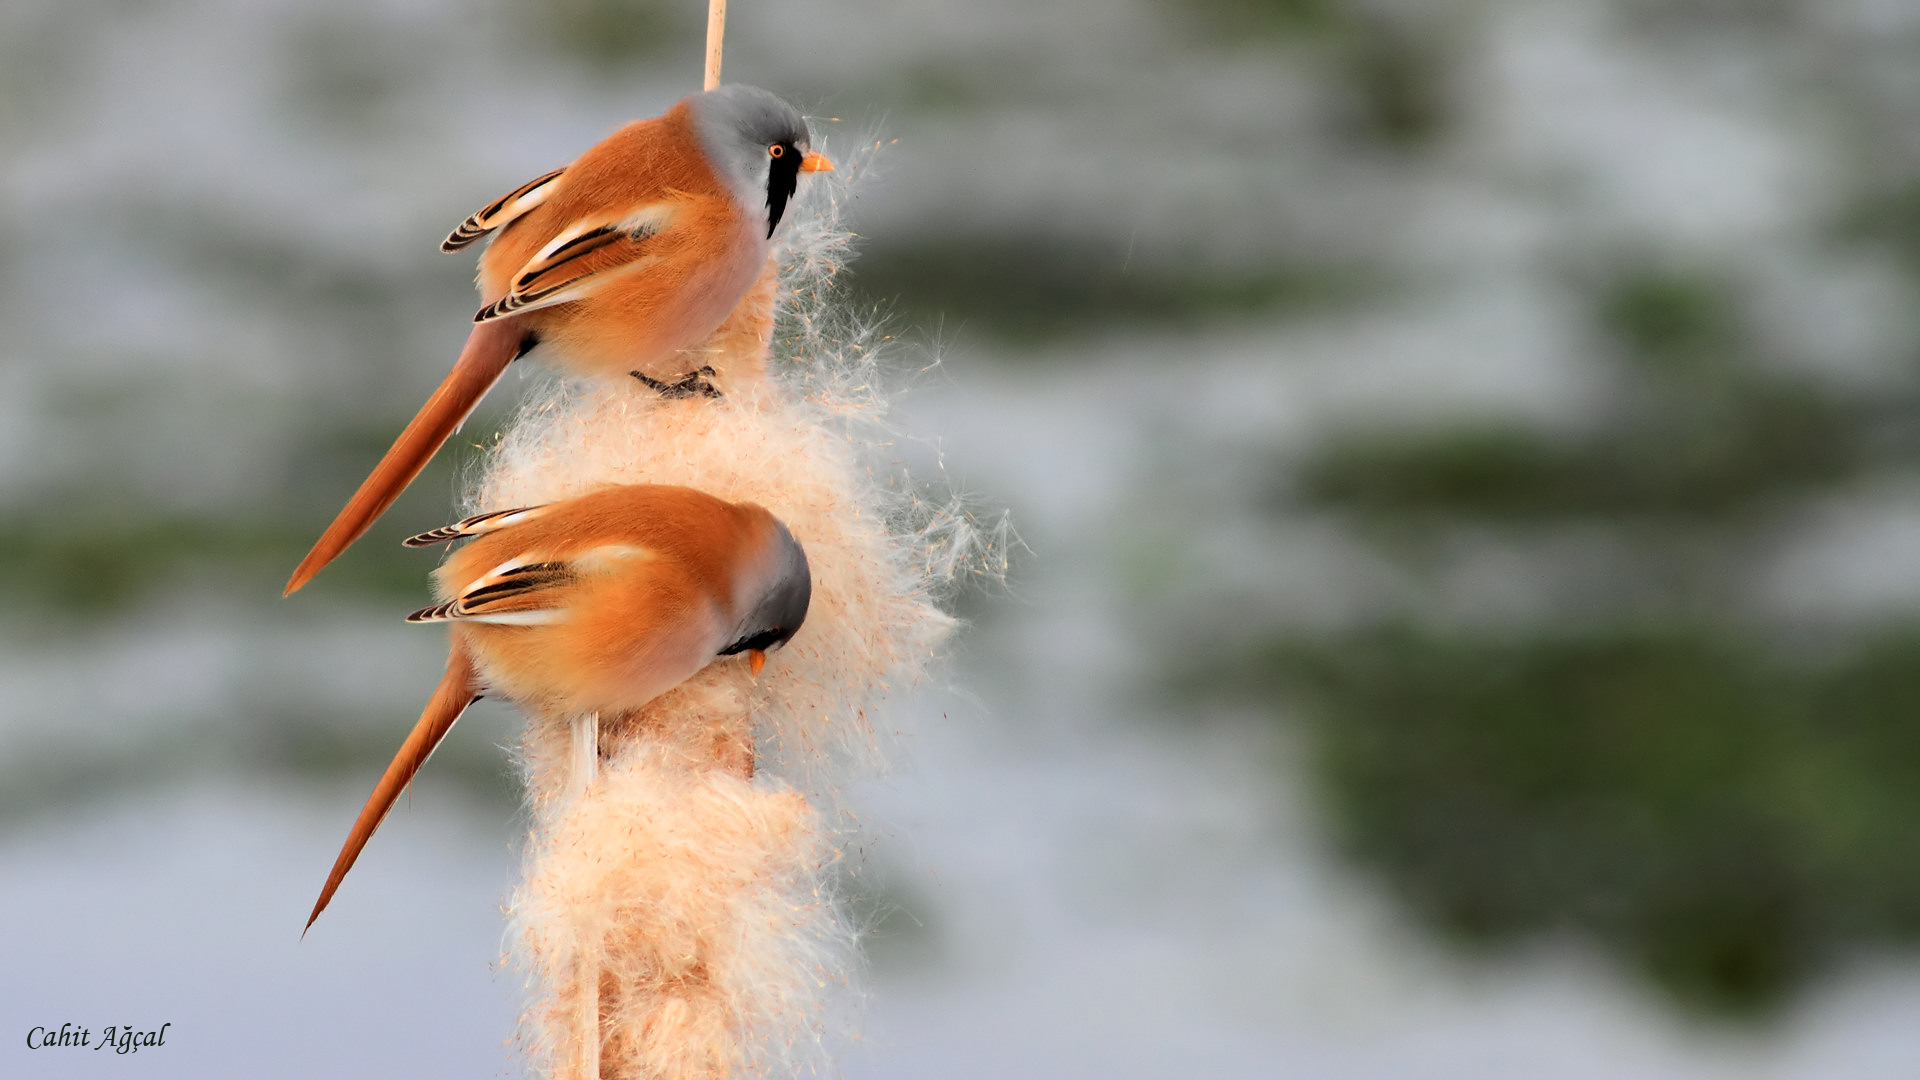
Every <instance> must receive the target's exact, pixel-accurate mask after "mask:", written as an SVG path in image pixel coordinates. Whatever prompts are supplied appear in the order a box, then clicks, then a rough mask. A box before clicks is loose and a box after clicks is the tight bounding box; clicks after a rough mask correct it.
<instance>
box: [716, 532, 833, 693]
mask: <svg viewBox="0 0 1920 1080" xmlns="http://www.w3.org/2000/svg"><path fill="white" fill-rule="evenodd" d="M767 520H768V521H769V522H770V523H771V524H772V526H773V535H772V537H771V541H770V544H769V550H768V553H767V557H766V559H764V560H763V561H762V562H761V563H760V567H759V568H758V569H759V573H756V574H754V575H753V580H752V581H751V582H749V583H748V586H747V587H748V589H749V590H751V591H750V592H748V594H747V595H746V597H745V598H744V600H745V602H744V603H743V604H742V605H741V606H742V607H743V608H744V610H745V614H744V616H743V617H742V618H741V620H740V625H739V627H738V628H737V629H736V630H735V632H734V636H733V642H732V643H731V644H729V645H728V646H727V647H726V648H724V649H721V650H720V655H721V656H732V655H733V654H735V653H742V652H749V651H757V652H763V653H764V652H767V651H769V650H771V649H777V648H779V647H780V646H782V645H785V644H786V643H787V641H788V639H790V638H792V637H793V635H794V634H795V633H796V632H798V631H799V629H800V624H801V623H803V622H806V621H807V605H808V603H809V602H811V601H812V599H813V574H812V573H811V572H810V571H809V570H808V569H807V553H806V551H805V550H803V549H802V548H801V547H800V542H799V541H798V540H795V539H794V538H793V534H792V533H790V532H788V531H787V527H786V526H785V525H782V524H781V523H780V522H779V521H778V520H776V519H774V518H772V517H771V516H769V517H768V518H767ZM754 670H756V671H758V670H759V669H758V668H755V669H754Z"/></svg>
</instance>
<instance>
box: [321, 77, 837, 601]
mask: <svg viewBox="0 0 1920 1080" xmlns="http://www.w3.org/2000/svg"><path fill="white" fill-rule="evenodd" d="M832 169H833V164H832V163H831V162H829V161H828V160H827V159H826V157H825V156H824V155H822V154H818V153H815V152H814V151H813V149H812V143H811V141H810V139H809V137H808V134H807V123H806V121H805V120H803V119H801V117H800V114H799V113H798V112H795V111H794V109H793V107H792V106H790V105H788V104H787V103H786V102H784V101H781V100H780V99H779V98H777V97H775V96H773V95H772V94H770V93H768V92H767V91H765V90H760V89H756V88H754V87H751V86H723V87H720V88H718V89H715V90H709V91H706V92H705V93H700V94H694V95H691V96H689V97H687V98H685V99H683V100H682V101H681V102H680V103H679V104H677V105H675V106H674V107H673V108H672V109H669V110H668V111H667V113H666V115H664V116H659V117H655V118H654V119H652V120H641V121H638V122H637V123H633V124H629V125H627V126H626V127H624V128H621V129H620V130H619V131H616V132H614V133H613V135H612V136H611V137H609V138H608V139H607V140H606V141H605V142H602V143H601V144H599V145H598V146H595V147H593V148H592V149H590V150H588V151H587V152H586V153H584V154H582V155H580V157H579V159H578V160H576V161H575V162H574V163H573V164H571V165H568V166H567V167H566V168H564V169H556V170H554V171H553V172H550V173H548V174H546V175H545V176H541V177H538V178H536V179H533V180H530V181H528V182H527V183H525V184H523V185H521V186H520V187H517V188H515V189H514V190H512V191H510V192H508V193H507V194H505V195H502V196H501V197H500V198H498V199H496V200H495V201H493V202H492V203H489V204H488V205H487V206H486V207H485V208H484V209H482V210H480V211H479V212H478V213H476V214H474V215H473V216H472V217H470V218H468V219H467V220H466V221H464V222H462V223H461V224H460V227H459V228H457V229H455V230H453V233H452V234H451V235H449V236H448V237H447V239H446V241H445V242H443V243H442V244H441V245H440V248H441V250H443V251H459V250H460V249H462V248H464V247H466V246H468V245H469V244H472V243H474V242H475V241H477V240H479V239H481V238H482V237H484V236H487V235H489V234H492V235H493V241H492V243H490V244H489V245H488V247H487V249H486V251H485V253H483V254H482V255H481V256H480V274H479V287H480V296H481V299H482V300H483V301H485V303H484V305H483V306H482V307H481V308H480V311H479V313H478V314H476V315H475V316H474V317H473V321H474V327H473V332H472V333H471V334H469V335H468V337H467V344H466V346H465V347H464V348H463V349H461V350H460V358H459V359H458V360H456V361H454V365H453V370H452V371H450V372H448V373H447V377H446V378H445V379H444V380H442V381H441V383H440V386H439V388H438V389H436V390H435V391H434V392H433V396H431V397H429V398H428V399H427V403H426V404H425V405H423V406H421V408H420V411H419V413H418V414H416V415H415V416H414V418H413V420H412V422H411V423H409V424H408V425H407V426H406V429H405V430H404V431H402V432H401V433H400V437H399V438H398V439H396V440H394V444H393V446H392V448H391V449H389V450H388V451H387V453H386V456H385V457H383V458H381V459H380V463H379V464H378V465H376V466H374V469H373V472H372V474H371V475H369V476H368V477H367V479H366V480H365V481H364V482H363V483H362V484H361V485H360V489H359V490H358V491H356V492H354V494H353V498H351V499H349V500H348V501H347V505H346V506H345V507H344V508H342V509H341V511H340V514H339V516H338V517H336V518H334V520H333V524H332V525H329V526H328V527H327V531H326V532H325V533H323V534H321V536H320V539H319V540H318V541H316V542H315V543H314V545H313V550H311V551H309V552H308V553H307V557H306V558H305V559H303V560H302V561H301V563H300V566H299V567H298V568H297V569H295V570H294V572H293V577H292V578H290V579H289V580H288V581H287V588H286V594H287V595H291V594H292V593H293V592H294V590H296V589H298V588H300V587H301V586H302V585H305V584H306V583H307V582H308V581H309V580H311V579H312V577H313V575H315V574H317V573H319V572H320V570H321V568H322V567H324V566H326V565H327V564H328V563H329V562H332V561H333V560H334V559H335V558H336V557H337V556H338V555H339V554H340V553H341V552H342V551H345V550H346V549H347V547H348V546H349V545H351V544H352V543H353V542H354V541H355V540H357V539H359V538H360V535H361V534H362V533H364V532H366V531H367V528H368V526H370V525H372V524H373V522H374V520H375V519H377V518H378V517H379V516H380V515H381V514H383V513H385V512H386V509H387V507H389V506H391V505H392V504H393V500H394V499H396V498H398V497H399V495H400V492H401V491H402V490H404V489H405V488H406V486H407V485H408V484H409V483H412V482H413V478H414V477H416V476H418V475H419V474H420V470H421V469H423V468H425V467H426V463H427V460H428V459H429V458H431V457H432V456H433V454H434V452H435V451H437V450H438V449H440V446H441V444H442V443H444V442H446V441H447V439H448V438H449V437H450V436H451V435H452V434H453V433H454V431H455V430H456V429H458V428H459V426H460V424H461V423H462V422H463V421H465V420H466V418H467V414H468V413H470V412H472V411H473V407H474V406H475V405H477V404H479V402H480V398H481V397H482V396H483V395H484V394H486V392H487V390H488V388H490V387H491V386H492V385H493V384H494V382H495V381H496V380H498V379H499V378H500V375H501V374H502V373H503V372H505V371H506V368H507V365H508V364H510V363H512V362H513V361H514V360H515V359H516V358H518V357H520V356H523V355H525V354H526V353H528V352H529V351H531V350H532V349H533V348H534V347H535V346H536V345H541V346H545V347H547V348H548V349H550V350H551V351H552V355H553V357H554V359H555V360H557V361H558V362H559V363H561V364H562V365H564V366H565V367H568V368H570V369H572V370H574V371H577V372H580V373H582V374H587V375H626V374H631V375H633V376H635V377H636V378H639V379H640V380H641V381H642V382H645V383H646V384H647V385H649V386H651V387H653V388H654V389H656V390H659V391H660V392H661V393H663V394H666V395H668V396H684V395H691V394H704V395H707V396H715V394H716V392H715V391H714V389H713V387H712V386H711V385H710V384H709V383H707V382H706V380H705V379H704V378H703V377H702V376H703V375H710V374H712V371H711V370H709V369H701V370H698V371H692V372H689V371H688V370H687V367H688V362H687V361H686V360H685V359H684V358H682V357H680V356H679V355H678V354H680V353H681V351H682V350H685V349H688V348H691V347H693V346H695V345H698V344H700V342H702V341H704V340H705V339H706V338H707V337H708V336H709V335H710V334H712V333H713V332H714V331H715V330H717V329H719V327H720V324H721V323H723V322H725V321H726V318H727V316H728V315H729V314H730V313H731V312H732V311H733V309H734V306H735V305H737V304H738V303H739V302H740V299H741V298H742V297H743V296H744V295H746V293H747V291H748V289H750V288H751V287H752V286H753V283H754V280H755V278H757V277H758V276H759V274H760V271H761V269H762V267H764V266H765V265H766V262H767V256H768V254H769V252H770V251H771V249H772V239H773V230H774V228H775V227H776V226H778V225H779V224H780V218H781V216H782V215H783V214H784V213H785V212H786V208H787V201H788V200H789V199H790V198H792V197H793V194H794V192H795V191H797V190H798V189H799V183H800V174H801V173H803V172H828V171H831V170H832Z"/></svg>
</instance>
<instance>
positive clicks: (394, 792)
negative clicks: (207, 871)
mask: <svg viewBox="0 0 1920 1080" xmlns="http://www.w3.org/2000/svg"><path fill="white" fill-rule="evenodd" d="M476 682H477V680H476V679H475V677H474V671H473V661H472V660H471V659H469V658H468V656H467V650H466V648H465V646H463V645H461V644H460V638H459V635H458V634H455V635H453V641H452V644H451V647H450V648H449V650H448V652H447V673H446V674H445V675H443V676H441V678H440V685H439V686H438V687H437V688H435V690H434V691H433V698H432V700H430V701H428V702H427V708H426V711H425V712H423V713H421V714H420V722H419V723H417V724H415V725H413V731H412V733H411V734H409V735H408V736H407V741H406V742H404V743H401V744H400V752H399V753H397V754H395V755H394V756H393V761H392V763H390V764H389V765H388V766H387V771H386V773H385V774H383V775H382V776H381V777H380V782H379V783H377V784H375V785H374V786H373V794H372V795H369V796H367V805H366V806H365V807H363V808H361V810H360V816H359V818H357V819H355V821H354V823H353V831H351V832H349V833H348V834H347V842H346V843H345V844H344V845H342V846H341V848H340V857H339V858H337V859H335V860H333V871H332V873H329V874H328V875H327V884H326V886H325V887H324V888H322V889H321V890H320V899H319V901H318V902H316V903H315V904H314V905H313V914H311V915H309V916H307V926H306V929H303V930H301V931H300V932H301V934H302V935H304V934H305V933H306V931H307V930H308V929H312V928H313V921H314V920H315V919H318V918H319V917H320V913H321V912H322V911H325V910H326V908H327V902H328V901H330V900H332V899H333V893H334V890H335V889H338V888H339V887H340V882H341V880H342V879H344V878H345V877H346V876H347V871H348V870H351V869H353V862H354V860H355V859H358V858H359V857H360V852H361V850H362V849H364V848H365V847H366V846H367V841H368V840H370V839H372V838H373V831H374V830H375V829H378V828H379V827H380V822H381V821H383V820H385V819H386V816H387V811H389V810H391V809H393V804H394V802H395V800H397V799H399V798H400V793H401V792H402V791H404V790H406V787H407V785H408V784H409V783H411V782H412V781H413V775H414V774H415V773H417V772H419V771H420V766H422V765H425V764H426V763H427V759H428V758H429V757H432V756H433V748H434V747H436V746H438V745H440V740H441V739H443V738H445V737H446V734H447V732H448V731H449V730H451V729H452V728H453V722H454V721H455V720H458V719H460V714H461V713H463V712H466V711H467V706H469V705H471V704H473V703H474V702H475V701H478V700H479V699H480V692H479V691H478V690H477V689H476V688H475V686H476Z"/></svg>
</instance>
